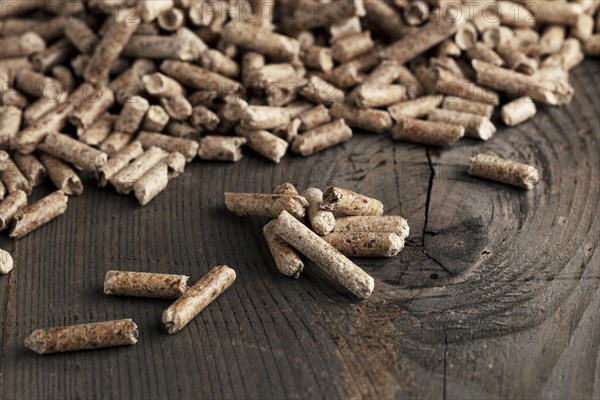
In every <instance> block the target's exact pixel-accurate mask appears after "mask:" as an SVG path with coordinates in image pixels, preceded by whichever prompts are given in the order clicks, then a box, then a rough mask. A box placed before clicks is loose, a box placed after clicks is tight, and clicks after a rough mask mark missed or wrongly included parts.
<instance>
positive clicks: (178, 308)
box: [162, 265, 236, 334]
mask: <svg viewBox="0 0 600 400" xmlns="http://www.w3.org/2000/svg"><path fill="white" fill-rule="evenodd" d="M235 278H236V274H235V271H234V270H233V269H231V268H229V267H228V266H227V265H220V266H217V267H214V268H213V269H211V270H210V271H209V272H208V274H206V275H205V276H204V277H202V279H200V280H199V281H198V282H196V283H195V284H194V285H193V286H192V287H190V288H189V289H188V290H187V291H186V292H185V293H184V294H183V295H182V296H181V297H180V298H179V299H177V300H176V301H175V302H174V303H173V304H171V305H170V306H169V308H167V309H166V310H165V311H164V312H163V315H162V322H163V323H164V324H165V327H166V328H167V332H169V334H173V333H176V332H179V331H180V330H181V329H183V328H184V327H185V326H186V325H187V324H188V323H189V322H190V321H191V320H192V319H194V317H196V315H198V314H199V313H200V312H201V311H202V310H204V309H205V308H206V307H207V306H208V305H209V304H210V303H212V302H213V301H214V300H215V299H216V298H217V297H219V296H220V295H221V294H222V293H223V292H224V291H225V290H226V289H227V288H228V287H229V286H231V284H232V283H233V281H234V280H235Z"/></svg>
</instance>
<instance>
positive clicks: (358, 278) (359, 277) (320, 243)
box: [273, 211, 375, 299]
mask: <svg viewBox="0 0 600 400" xmlns="http://www.w3.org/2000/svg"><path fill="white" fill-rule="evenodd" d="M273 230H274V231H275V233H276V234H277V235H279V237H281V238H282V239H283V240H285V241H286V242H287V243H289V244H290V245H291V246H292V247H294V248H295V249H296V250H298V251H299V252H300V253H302V254H304V255H305V256H306V257H307V258H309V259H310V260H311V261H313V262H314V263H315V264H316V265H317V266H318V267H320V268H321V269H323V271H325V273H326V274H327V275H328V276H330V277H331V278H333V279H334V280H335V281H336V282H338V283H339V284H340V285H342V286H343V287H344V288H346V289H347V290H349V291H350V292H351V293H352V294H354V295H355V296H357V297H359V298H361V299H366V298H367V297H369V296H370V295H371V293H373V288H374V287H375V282H374V280H373V278H372V277H371V276H370V275H369V274H367V273H366V272H365V271H363V270H362V269H361V268H360V267H359V266H357V265H356V264H354V263H353V262H352V261H350V260H349V259H348V258H347V257H346V256H344V255H343V254H341V253H340V252H339V251H337V250H336V249H335V248H334V247H332V246H331V245H330V244H329V243H327V242H326V241H325V240H323V239H322V238H321V237H320V236H319V235H317V234H316V233H314V232H312V231H311V230H310V229H308V228H307V227H306V226H305V225H304V224H302V222H300V221H298V220H297V219H296V218H294V217H293V216H292V215H291V214H289V213H288V212H286V211H283V212H282V213H281V214H280V215H279V217H277V220H276V223H275V224H274V225H273Z"/></svg>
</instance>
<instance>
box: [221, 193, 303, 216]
mask: <svg viewBox="0 0 600 400" xmlns="http://www.w3.org/2000/svg"><path fill="white" fill-rule="evenodd" d="M225 206H226V207H227V209H228V210H229V211H231V212H233V213H235V214H237V215H239V216H241V217H246V216H253V217H267V218H277V216H278V215H279V214H280V213H281V212H282V211H284V210H285V211H287V212H289V213H290V214H291V215H293V216H294V217H296V218H298V219H300V218H304V216H305V215H306V208H307V207H308V202H307V201H306V199H305V198H304V197H302V196H298V195H282V194H271V193H232V192H226V193H225Z"/></svg>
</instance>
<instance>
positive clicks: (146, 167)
mask: <svg viewBox="0 0 600 400" xmlns="http://www.w3.org/2000/svg"><path fill="white" fill-rule="evenodd" d="M168 155H169V153H168V152H166V151H165V150H163V149H161V148H160V147H150V148H149V149H148V150H146V151H145V152H144V153H142V154H140V155H139V156H137V157H136V158H135V159H133V160H132V161H131V162H129V164H127V165H126V166H123V167H122V168H120V169H119V171H118V172H117V173H115V174H113V176H112V177H111V178H110V179H109V181H110V183H111V184H112V185H113V187H114V188H115V190H116V191H117V192H118V193H120V194H129V193H131V191H132V190H133V187H134V186H135V183H136V182H137V181H138V180H139V179H140V178H141V177H142V176H144V175H145V174H146V173H147V172H148V171H150V170H151V169H152V168H153V167H154V166H155V165H156V164H158V163H159V162H161V161H162V160H163V159H165V158H166V157H167V156H168Z"/></svg>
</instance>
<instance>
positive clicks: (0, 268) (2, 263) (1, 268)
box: [0, 249, 14, 274]
mask: <svg viewBox="0 0 600 400" xmlns="http://www.w3.org/2000/svg"><path fill="white" fill-rule="evenodd" d="M13 266H14V261H13V258H12V256H11V255H10V253H9V252H8V251H6V250H4V249H0V274H8V273H9V272H10V271H12V269H13Z"/></svg>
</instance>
